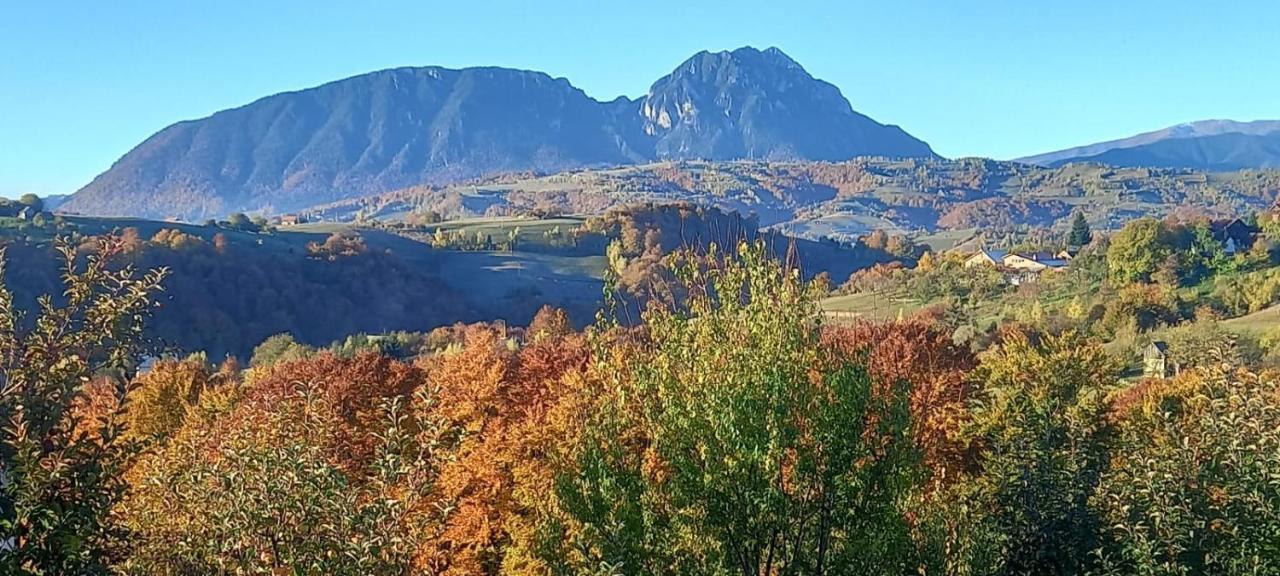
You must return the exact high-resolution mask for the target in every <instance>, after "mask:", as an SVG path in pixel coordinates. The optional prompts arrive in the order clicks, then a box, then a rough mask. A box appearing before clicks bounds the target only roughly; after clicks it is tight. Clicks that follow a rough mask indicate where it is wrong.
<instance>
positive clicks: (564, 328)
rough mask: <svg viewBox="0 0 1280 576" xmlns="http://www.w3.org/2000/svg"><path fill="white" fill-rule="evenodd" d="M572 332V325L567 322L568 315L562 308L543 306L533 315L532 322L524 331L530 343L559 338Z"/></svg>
mask: <svg viewBox="0 0 1280 576" xmlns="http://www.w3.org/2000/svg"><path fill="white" fill-rule="evenodd" d="M572 332H573V323H572V322H571V321H570V320H569V313H568V312H565V311H564V309H563V308H556V307H554V306H551V305H550V304H544V305H543V306H542V307H541V308H539V309H538V312H537V313H536V314H534V315H533V320H532V321H530V322H529V328H528V330H526V331H525V337H526V338H527V339H528V340H529V341H531V342H536V341H538V340H541V339H543V338H560V337H563V336H566V335H568V334H570V333H572Z"/></svg>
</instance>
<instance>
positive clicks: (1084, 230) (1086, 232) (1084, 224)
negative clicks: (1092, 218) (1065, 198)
mask: <svg viewBox="0 0 1280 576" xmlns="http://www.w3.org/2000/svg"><path fill="white" fill-rule="evenodd" d="M1091 240H1093V231H1092V230H1090V229H1089V221H1088V220H1086V219H1085V217H1084V212H1076V215H1075V217H1074V218H1072V219H1071V232H1070V233H1068V234H1067V244H1069V245H1071V246H1076V247H1079V246H1084V245H1086V244H1088V243H1089V242H1090V241H1091Z"/></svg>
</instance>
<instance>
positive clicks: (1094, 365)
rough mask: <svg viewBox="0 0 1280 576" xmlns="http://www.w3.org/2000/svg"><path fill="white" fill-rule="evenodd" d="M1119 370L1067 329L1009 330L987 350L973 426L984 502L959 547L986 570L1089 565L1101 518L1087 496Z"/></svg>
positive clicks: (1070, 570) (1099, 468)
mask: <svg viewBox="0 0 1280 576" xmlns="http://www.w3.org/2000/svg"><path fill="white" fill-rule="evenodd" d="M1114 375H1115V367H1114V364H1113V361H1112V360H1111V359H1110V357H1108V356H1107V355H1106V353H1104V352H1103V351H1102V349H1101V348H1100V347H1099V346H1097V345H1095V344H1090V343H1088V342H1084V341H1082V340H1081V339H1079V338H1078V337H1076V336H1074V335H1071V334H1066V335H1062V336H1048V335H1040V334H1027V333H1023V332H1020V331H1009V332H1007V333H1006V334H1004V335H1003V339H1002V341H1001V342H1000V343H999V344H998V345H997V346H996V347H995V348H993V349H992V350H990V351H988V352H987V353H986V354H984V355H983V356H982V357H981V361H980V363H979V366H978V368H977V370H976V371H975V378H976V379H977V381H978V382H979V384H980V389H979V390H978V391H977V393H976V395H975V398H974V412H973V419H974V427H973V431H974V434H975V437H974V441H975V442H977V443H978V444H979V445H981V446H982V447H983V449H984V450H983V454H982V456H981V458H980V460H979V462H978V464H979V466H980V470H981V474H980V475H978V476H976V477H974V478H973V480H972V481H973V484H971V485H970V486H969V488H970V489H971V490H972V492H970V493H969V494H968V496H969V497H970V498H972V500H970V501H969V503H968V505H967V506H968V508H969V509H971V510H982V511H984V512H983V513H982V514H981V515H979V516H978V517H977V518H972V519H971V521H970V523H969V525H967V526H965V528H964V530H962V531H961V533H962V536H961V539H962V540H965V542H962V543H958V544H957V545H955V546H954V548H956V549H963V550H969V553H973V554H974V558H979V559H980V562H979V563H980V564H983V565H985V568H984V569H985V570H987V571H988V572H989V573H996V574H1079V573H1082V572H1084V571H1085V570H1087V569H1089V568H1091V566H1092V560H1093V559H1094V557H1093V552H1094V551H1095V550H1096V549H1097V548H1098V546H1099V534H1100V531H1101V518H1099V516H1098V514H1097V512H1096V510H1095V509H1094V508H1092V507H1091V505H1090V499H1091V498H1092V497H1093V496H1094V494H1095V492H1096V490H1097V487H1098V484H1099V482H1100V479H1101V476H1102V474H1103V472H1104V471H1105V470H1106V465H1107V458H1108V447H1109V446H1108V444H1107V440H1108V430H1107V427H1106V422H1105V419H1104V418H1103V415H1104V413H1105V407H1106V404H1105V402H1104V398H1103V394H1104V388H1103V387H1104V386H1106V385H1108V384H1110V383H1111V382H1113V381H1114V378H1115V376H1114ZM953 510H955V509H953ZM984 548H985V550H983V549H984ZM959 560H963V559H959ZM953 561H955V559H953ZM961 563H962V562H961Z"/></svg>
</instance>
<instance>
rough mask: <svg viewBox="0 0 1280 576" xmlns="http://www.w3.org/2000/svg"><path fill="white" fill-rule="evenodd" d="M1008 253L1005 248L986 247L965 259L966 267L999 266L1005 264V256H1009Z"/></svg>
mask: <svg viewBox="0 0 1280 576" xmlns="http://www.w3.org/2000/svg"><path fill="white" fill-rule="evenodd" d="M1008 254H1009V253H1008V252H1005V251H1004V250H987V249H985V248H984V249H982V250H979V251H977V252H976V253H974V255H973V256H970V257H969V258H968V259H967V260H965V261H964V267H965V268H972V267H974V266H997V267H999V266H1001V265H1003V263H1004V257H1005V256H1007V255H1008Z"/></svg>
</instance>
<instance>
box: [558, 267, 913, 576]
mask: <svg viewBox="0 0 1280 576" xmlns="http://www.w3.org/2000/svg"><path fill="white" fill-rule="evenodd" d="M676 260H677V263H676V264H674V265H673V267H674V270H673V272H674V274H675V275H676V277H677V278H679V281H680V283H681V284H682V289H681V290H680V291H681V292H684V293H687V294H688V295H689V297H688V299H687V301H686V302H685V303H684V304H683V305H680V306H677V307H668V306H663V305H653V306H651V307H650V308H649V309H648V311H647V312H646V313H645V315H644V325H645V328H647V330H648V333H649V340H647V342H646V343H645V344H644V345H643V346H642V347H641V350H638V351H637V352H636V355H635V356H632V357H624V356H620V355H618V354H606V355H605V356H603V357H606V358H610V357H611V358H613V359H614V361H615V363H611V364H610V365H608V366H601V367H599V370H600V372H601V374H602V375H604V376H602V377H604V378H606V382H608V383H609V384H608V385H607V386H606V389H607V390H609V392H608V393H606V395H605V398H604V399H603V400H602V403H601V405H600V406H599V407H598V410H597V411H596V412H595V416H594V417H595V418H597V420H595V421H594V422H593V423H592V424H591V425H589V426H588V427H587V429H586V430H585V432H584V435H585V437H586V439H585V442H584V445H583V446H581V448H580V451H579V452H578V456H577V458H576V462H575V464H574V466H573V467H572V469H570V470H567V471H566V472H565V473H564V475H563V477H562V478H561V480H560V481H559V484H558V485H559V486H560V489H559V497H560V502H561V503H562V505H563V508H564V510H565V512H566V515H567V516H568V517H569V521H568V523H569V524H570V525H572V526H575V527H576V529H574V530H570V531H569V535H568V536H565V535H561V536H558V537H557V536H552V537H549V538H548V541H553V542H554V541H563V542H564V544H562V545H561V546H559V547H556V548H555V549H554V550H553V551H552V553H551V554H550V558H549V559H548V561H549V562H551V563H552V564H553V565H559V566H561V567H563V568H564V569H566V570H578V571H581V570H596V569H599V568H600V567H603V566H607V567H611V568H610V569H611V570H612V571H613V572H614V573H621V574H741V575H743V576H746V575H752V576H755V575H759V574H822V573H828V572H831V573H847V574H863V573H867V574H881V573H883V574H895V573H896V574H901V573H907V572H910V571H912V570H913V569H914V568H915V567H916V566H917V558H916V557H915V547H914V545H913V541H912V536H911V532H910V529H909V526H908V523H907V521H906V517H905V514H904V510H903V509H901V508H900V506H901V505H902V504H903V502H904V501H905V497H906V494H907V493H908V492H909V491H910V490H911V488H912V487H913V486H916V485H918V483H919V482H920V481H921V475H920V474H919V473H918V472H919V468H918V463H919V455H918V452H917V451H916V450H915V448H914V445H913V443H912V442H911V435H910V432H909V430H910V425H909V416H908V413H909V411H908V408H907V405H906V402H905V397H906V393H905V391H904V390H902V389H900V387H898V386H896V385H895V386H890V390H878V391H877V390H876V389H874V388H873V385H872V380H871V378H869V376H868V373H867V370H866V369H865V367H864V366H862V365H861V364H859V363H857V362H854V361H850V360H849V359H843V360H840V361H833V363H832V365H831V366H829V367H826V368H819V367H821V366H823V362H822V361H821V359H820V357H819V352H818V350H819V345H818V338H819V331H818V322H817V320H818V318H819V317H820V316H819V314H818V312H817V308H816V304H815V302H816V298H817V297H818V294H817V293H816V291H815V289H814V286H813V285H811V284H805V283H803V282H802V281H800V279H799V275H798V274H797V273H796V272H795V271H792V270H784V269H783V268H782V267H781V266H780V265H779V264H778V263H776V262H773V261H770V260H768V259H767V258H766V257H765V255H764V249H763V246H759V245H757V246H754V247H752V246H749V245H746V244H743V245H742V246H741V248H740V249H739V252H738V254H737V256H736V257H729V258H721V257H720V256H719V255H718V254H716V252H715V250H714V249H712V250H711V254H710V256H709V257H708V258H707V259H706V260H702V259H698V258H695V257H693V256H692V255H691V254H688V253H685V254H682V255H681V256H678V257H677V258H676ZM553 525H556V526H563V524H553ZM566 564H568V566H566Z"/></svg>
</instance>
